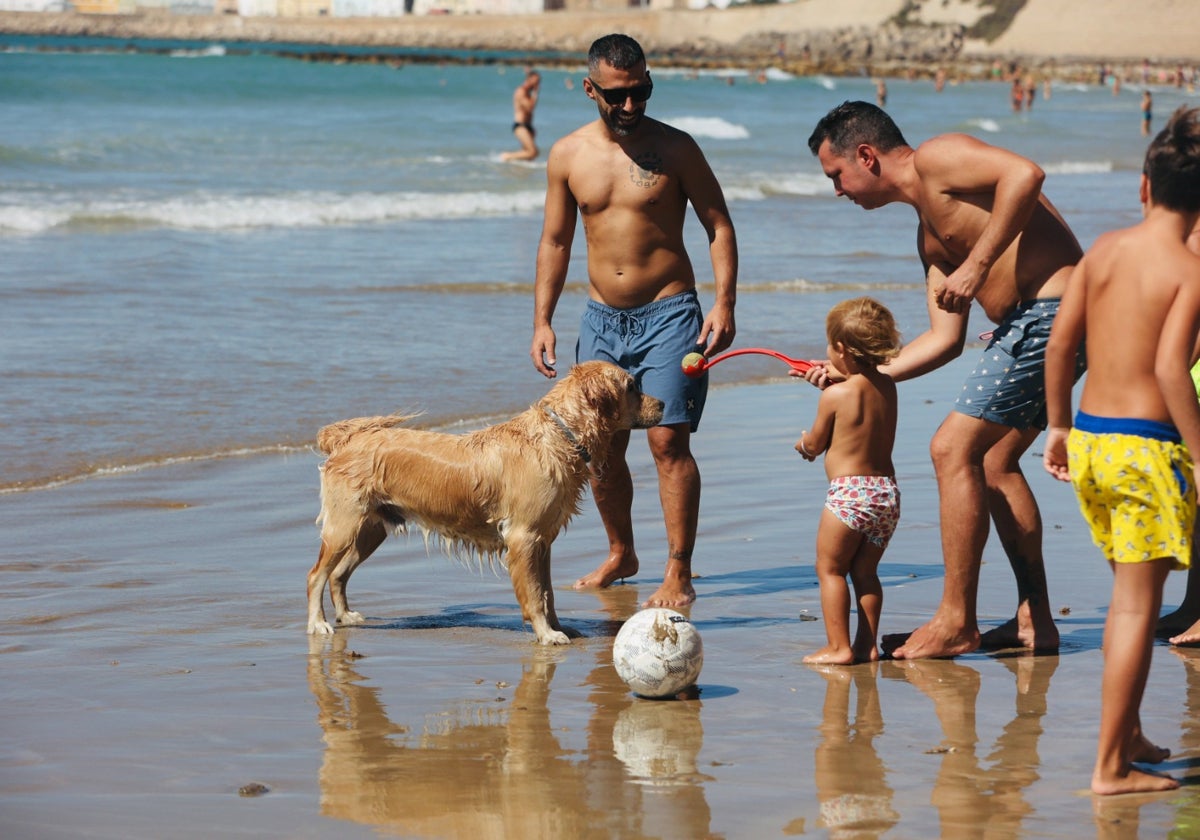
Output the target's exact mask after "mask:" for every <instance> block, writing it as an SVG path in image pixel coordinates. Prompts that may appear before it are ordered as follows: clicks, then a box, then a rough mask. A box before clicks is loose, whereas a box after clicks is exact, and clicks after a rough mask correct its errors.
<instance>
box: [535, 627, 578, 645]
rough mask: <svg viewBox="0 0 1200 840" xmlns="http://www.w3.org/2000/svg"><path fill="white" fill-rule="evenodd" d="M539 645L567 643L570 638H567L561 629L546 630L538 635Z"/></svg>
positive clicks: (569, 642) (569, 641)
mask: <svg viewBox="0 0 1200 840" xmlns="http://www.w3.org/2000/svg"><path fill="white" fill-rule="evenodd" d="M538 644H539V645H569V644H571V640H570V639H568V638H567V634H566V633H563V632H562V631H561V630H548V631H546V632H545V633H544V634H542V635H540V636H538Z"/></svg>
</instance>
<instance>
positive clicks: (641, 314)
mask: <svg viewBox="0 0 1200 840" xmlns="http://www.w3.org/2000/svg"><path fill="white" fill-rule="evenodd" d="M703 326H704V313H703V312H702V311H701V309H700V300H699V298H698V297H697V296H696V292H695V291H694V290H689V291H686V292H680V293H679V294H677V295H672V296H671V297H668V298H663V299H662V300H656V301H652V302H650V303H647V304H646V305H644V306H636V307H634V308H632V309H614V308H613V307H611V306H605V305H604V304H602V303H597V302H596V301H594V300H589V301H588V303H587V307H586V308H585V309H584V311H583V317H582V319H580V324H579V341H578V343H577V344H576V345H575V361H576V362H588V361H592V360H594V359H600V360H602V361H606V362H612V363H613V364H615V365H617V366H618V367H620V368H623V369H625V370H627V371H629V372H630V373H631V374H633V377H634V379H635V380H636V381H637V384H638V387H639V388H641V389H642V392H643V393H646V394H649V395H650V396H652V397H657V398H658V399H660V400H662V401H663V403H664V404H665V405H664V407H663V417H662V421H661V422H660V423H659V425H661V426H671V425H674V424H676V423H690V424H691V428H692V431H693V432H694V431H696V429H697V428H698V427H699V426H700V415H701V414H702V413H703V412H704V400H705V397H707V396H708V374H707V373H705V374H704V375H702V376H700V377H698V378H696V379H689V378H688V377H686V376H684V375H683V357H684V356H686V355H687V354H688V353H693V352H696V351H697V350H699V349H700V348H699V347H697V341H698V340H699V338H700V330H701V328H702V327H703Z"/></svg>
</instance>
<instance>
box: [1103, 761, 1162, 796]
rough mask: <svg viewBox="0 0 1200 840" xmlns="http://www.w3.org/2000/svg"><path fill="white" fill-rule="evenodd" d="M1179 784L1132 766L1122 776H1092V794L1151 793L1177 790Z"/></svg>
mask: <svg viewBox="0 0 1200 840" xmlns="http://www.w3.org/2000/svg"><path fill="white" fill-rule="evenodd" d="M1178 787H1179V782H1177V781H1175V780H1174V779H1172V778H1171V777H1170V776H1163V775H1160V774H1158V773H1152V772H1149V771H1145V770H1137V769H1135V768H1134V767H1133V766H1130V767H1128V768H1127V769H1126V771H1125V772H1124V773H1122V774H1118V775H1115V776H1112V777H1105V776H1102V775H1100V774H1099V773H1093V774H1092V793H1096V794H1099V795H1100V796H1112V795H1114V794H1118V793H1146V792H1150V791H1161V790H1175V789H1176V788H1178Z"/></svg>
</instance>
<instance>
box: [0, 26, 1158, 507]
mask: <svg viewBox="0 0 1200 840" xmlns="http://www.w3.org/2000/svg"><path fill="white" fill-rule="evenodd" d="M53 43H57V42H47V41H38V40H37V39H30V38H25V37H20V36H11V35H0V50H3V51H0V124H3V125H4V126H5V134H4V138H3V140H2V142H0V303H2V304H3V305H2V307H0V373H2V374H3V375H2V377H0V381H2V382H3V383H4V384H3V386H0V387H3V389H4V391H3V405H4V411H3V416H2V417H0V424H2V428H3V429H4V431H5V432H6V434H5V435H4V440H3V441H0V463H3V465H4V467H3V475H0V489H8V490H12V489H20V488H27V487H34V486H44V485H46V484H48V483H53V482H55V481H59V480H63V479H71V478H78V477H83V476H87V475H94V474H97V473H103V472H106V471H113V470H125V469H131V468H139V467H141V466H143V465H147V464H156V463H162V462H165V461H170V460H172V459H181V458H182V459H194V458H200V459H204V458H208V457H212V456H213V455H215V454H221V453H238V452H247V451H259V450H267V451H269V450H273V449H278V448H290V447H295V446H302V445H306V444H307V443H308V442H309V441H311V439H312V437H313V435H314V433H315V431H316V429H317V428H319V427H320V426H321V425H324V424H325V423H326V422H329V421H331V420H337V419H341V418H343V417H348V416H355V415H361V414H378V413H386V412H390V411H394V410H397V409H406V408H407V409H411V408H419V409H422V410H425V411H426V412H427V413H428V416H427V420H428V421H429V422H431V423H437V422H453V421H455V420H458V419H461V418H472V417H480V416H490V415H494V414H497V413H499V414H507V413H510V412H513V411H516V410H519V409H521V408H523V407H524V406H525V405H528V404H529V402H530V401H532V400H533V399H534V398H536V396H538V395H539V394H540V393H541V392H542V390H544V386H545V383H544V382H543V381H542V379H541V377H540V376H539V375H538V374H537V373H536V372H535V371H534V370H533V369H532V366H531V365H530V363H529V359H528V346H529V338H530V322H531V314H530V313H531V308H532V292H531V285H532V277H533V264H534V257H535V250H536V245H537V238H538V235H539V231H540V227H541V202H542V195H543V192H544V186H545V170H544V155H543V158H542V160H541V161H538V162H534V163H533V164H531V165H511V164H503V163H501V162H499V160H498V155H499V153H500V152H502V151H504V150H506V149H508V148H510V147H512V146H513V140H512V137H511V134H510V133H509V123H510V116H511V115H510V94H511V89H512V87H513V86H514V85H515V84H516V83H517V81H518V79H517V76H518V71H517V70H516V69H515V68H508V67H504V66H457V65H442V66H438V65H409V66H405V67H403V68H399V69H394V68H389V67H385V66H377V65H365V64H351V65H335V64H321V63H308V62H300V61H295V60H291V59H287V58H282V57H278V56H273V55H267V54H248V55H246V54H233V53H232V52H230V53H228V54H226V52H225V51H224V50H222V49H211V50H197V49H181V50H179V51H177V52H175V53H164V54H138V53H124V52H122V53H119V54H114V53H103V52H83V53H77V52H70V53H67V52H57V53H56V52H54V51H53V50H50V51H42V50H40V49H39V48H40V47H47V46H48V45H50V44H53ZM193 46H194V45H193ZM654 73H655V79H656V82H657V87H656V90H655V94H654V98H653V99H652V100H651V102H650V104H649V113H650V114H651V115H652V116H656V117H658V118H660V119H663V120H665V121H667V122H670V123H673V124H675V125H678V126H680V127H683V128H685V129H686V130H688V131H690V132H692V133H693V135H694V136H695V137H696V139H697V140H698V142H700V144H701V146H702V147H703V148H704V151H705V153H706V155H707V156H708V157H709V159H710V162H711V164H712V166H713V169H714V171H715V172H716V173H717V176H718V177H719V179H720V180H721V183H722V185H723V187H724V189H725V192H726V195H727V197H728V199H729V203H730V209H731V212H732V214H733V219H734V222H735V225H736V226H737V230H738V238H739V243H740V251H741V265H742V270H741V277H740V283H739V286H740V298H739V306H738V313H737V317H738V326H739V335H738V344H739V345H740V346H743V347H747V346H766V347H773V348H777V349H779V350H781V351H783V352H785V353H788V354H789V355H793V356H804V355H811V354H816V353H820V352H821V350H822V348H823V347H824V338H823V322H824V313H825V312H826V311H827V309H828V308H829V306H830V305H831V304H832V303H834V302H836V301H837V300H839V299H842V298H844V297H846V296H848V295H852V294H861V293H864V292H866V293H871V294H875V295H876V296H878V297H879V298H880V299H881V300H883V301H884V303H886V304H887V305H888V306H890V307H892V308H893V309H894V310H895V312H896V315H897V317H898V319H899V320H900V325H901V328H902V330H903V331H904V332H905V334H906V335H908V336H910V337H911V336H913V335H915V334H917V333H918V332H919V331H920V330H921V329H922V328H923V326H924V318H925V315H924V310H923V298H922V296H921V295H920V294H916V293H915V292H917V290H919V289H920V288H921V283H922V275H921V269H920V266H919V263H918V261H917V259H916V256H915V250H914V248H913V244H912V237H913V229H914V219H913V216H912V213H911V212H910V211H909V210H908V209H907V208H899V207H889V208H884V209H880V210H878V211H875V212H873V213H871V214H869V215H867V214H864V213H863V211H861V210H860V209H859V208H857V207H854V206H853V205H851V204H850V203H849V202H846V201H843V200H841V199H837V198H835V197H834V195H833V192H832V190H831V188H830V186H829V183H828V181H827V180H826V179H825V178H824V176H823V175H822V174H821V172H820V169H819V168H818V166H817V164H816V161H815V160H814V159H813V157H812V156H811V155H810V154H809V153H808V150H807V147H806V145H805V140H806V138H807V135H808V133H809V131H810V130H811V128H812V126H813V124H815V122H816V120H817V119H818V118H819V117H820V116H821V115H822V114H823V113H824V112H825V111H826V110H828V108H829V107H831V106H832V105H835V104H837V103H838V102H841V101H842V100H844V99H846V98H861V97H867V98H870V97H871V96H873V87H872V86H871V83H870V80H868V79H832V78H824V77H821V78H792V77H789V76H787V75H786V74H782V73H773V74H771V80H770V81H769V82H768V83H767V84H763V85H759V84H755V83H753V82H752V81H751V80H750V78H749V77H748V76H746V75H745V74H740V73H726V74H717V73H706V74H702V75H699V76H697V77H695V78H693V77H691V75H690V74H685V73H680V72H674V71H672V70H671V69H670V68H666V67H654ZM581 75H582V73H581V70H576V71H568V70H564V69H560V68H553V69H552V68H546V70H545V84H544V85H543V94H542V100H541V104H540V105H539V107H538V111H537V127H538V132H539V134H538V137H539V141H540V142H541V143H542V145H543V147H544V148H548V147H549V144H550V143H552V142H553V140H554V139H555V138H557V137H559V136H562V135H563V134H565V133H567V132H568V131H570V130H572V129H573V128H575V127H577V126H578V125H580V124H582V123H584V122H586V121H588V120H589V119H591V118H593V117H594V116H595V111H594V110H593V106H592V104H591V103H590V102H589V101H588V100H587V99H586V98H585V97H584V94H583V93H582V91H581V88H580V84H579V82H580V79H581ZM568 80H570V81H571V82H572V83H573V85H574V86H573V88H572V89H568V88H567V86H566V82H567V81H568ZM729 80H732V81H734V82H735V84H732V85H730V84H727V82H728V81H729ZM890 87H891V95H890V99H889V108H890V110H891V111H892V113H893V114H894V115H895V116H896V118H897V120H898V121H899V122H900V124H901V127H902V128H903V129H904V130H905V131H906V133H907V135H908V138H909V139H910V140H911V141H912V142H914V143H915V142H919V141H920V140H922V139H924V138H925V137H928V136H929V135H931V134H933V133H938V132H942V131H967V132H970V133H973V134H976V135H977V136H980V137H982V138H984V139H986V140H988V141H991V142H995V143H998V144H1001V145H1005V146H1009V147H1011V148H1013V149H1015V150H1017V151H1020V152H1022V153H1024V154H1027V155H1029V156H1030V157H1032V158H1033V159H1034V160H1036V161H1038V162H1039V163H1041V164H1042V165H1043V166H1044V167H1045V168H1046V169H1047V172H1048V173H1049V174H1048V178H1047V185H1046V190H1047V193H1048V195H1050V196H1051V198H1052V199H1053V200H1054V201H1055V202H1056V204H1057V205H1058V206H1059V208H1060V210H1061V211H1062V212H1063V213H1064V215H1065V216H1066V218H1067V219H1068V221H1069V222H1070V223H1071V224H1072V225H1073V226H1074V228H1075V230H1076V233H1077V234H1078V236H1079V238H1080V240H1081V241H1082V242H1084V244H1088V243H1090V242H1091V241H1092V240H1093V239H1094V238H1095V236H1096V235H1097V234H1098V233H1099V232H1100V231H1102V230H1105V229H1107V228H1111V227H1115V226H1117V225H1120V224H1124V223H1126V222H1128V221H1130V220H1132V219H1134V218H1136V217H1137V214H1138V205H1137V173H1138V171H1139V169H1140V159H1141V155H1142V152H1143V149H1144V146H1145V141H1144V140H1143V138H1141V136H1140V135H1139V134H1138V122H1139V114H1138V97H1137V94H1136V92H1133V91H1132V90H1131V91H1127V92H1125V93H1123V94H1122V95H1121V96H1120V97H1114V96H1112V95H1111V93H1110V92H1108V91H1106V90H1102V89H1099V88H1094V87H1088V86H1085V85H1072V86H1063V87H1061V88H1058V89H1056V90H1055V91H1054V94H1053V96H1052V98H1051V99H1050V100H1049V101H1045V100H1041V99H1039V100H1038V101H1037V103H1036V104H1035V107H1034V109H1033V111H1031V112H1029V113H1023V114H1020V115H1014V114H1012V113H1011V112H1010V111H1008V104H1007V90H1006V88H1005V86H1004V85H993V84H986V83H972V84H964V85H960V86H957V87H953V86H952V87H949V88H947V89H946V91H945V92H944V93H942V94H940V95H939V94H936V93H935V92H934V91H933V88H932V86H931V85H930V84H929V83H927V82H905V81H901V80H895V81H894V82H893V83H892V84H891V85H890ZM1179 97H1180V94H1179V93H1177V92H1176V91H1175V90H1174V89H1173V88H1164V89H1161V90H1158V91H1157V100H1158V102H1157V105H1156V107H1157V109H1158V113H1160V114H1162V115H1165V114H1167V113H1169V111H1170V109H1171V108H1172V107H1173V105H1174V104H1175V103H1176V102H1177V101H1178V100H1179ZM687 231H688V242H689V250H690V252H691V254H692V257H693V261H694V262H695V263H696V269H697V274H698V276H699V277H700V278H701V295H702V300H703V301H704V302H705V303H706V304H707V303H708V302H711V294H712V287H711V280H710V278H711V270H710V267H709V264H708V261H707V256H706V243H705V241H704V238H703V233H702V231H701V229H700V227H699V225H698V224H696V223H695V221H694V220H691V219H689V222H688V228H687ZM579 239H580V240H582V237H579ZM584 287H585V265H584V260H583V253H582V242H580V247H578V248H576V253H575V255H574V259H573V260H572V263H571V268H570V272H569V286H568V291H567V293H566V294H565V295H564V298H563V300H562V302H561V304H560V307H559V316H558V318H557V324H556V326H557V328H558V332H559V340H560V348H562V349H564V350H565V351H566V353H565V355H566V357H567V358H569V357H570V348H571V347H572V346H573V344H574V339H575V334H576V328H577V327H576V325H577V319H578V313H579V311H580V309H581V308H582V304H583V293H584ZM980 328H981V329H982V328H983V327H982V325H981V327H980ZM778 373H779V371H778V366H777V365H776V364H774V363H771V362H768V361H765V360H752V359H745V358H743V359H741V360H739V361H738V362H737V363H736V364H727V365H723V366H721V367H720V368H716V369H714V371H713V376H714V378H715V380H716V381H717V382H733V381H747V380H754V379H760V378H762V377H764V376H766V375H769V374H778Z"/></svg>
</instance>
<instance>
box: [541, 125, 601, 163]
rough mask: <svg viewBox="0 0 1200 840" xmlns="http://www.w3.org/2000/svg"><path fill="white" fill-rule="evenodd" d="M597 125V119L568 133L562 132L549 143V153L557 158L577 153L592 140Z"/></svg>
mask: <svg viewBox="0 0 1200 840" xmlns="http://www.w3.org/2000/svg"><path fill="white" fill-rule="evenodd" d="M598 125H599V120H593V121H592V122H590V123H587V124H586V125H581V126H580V127H579V128H577V129H575V130H574V131H572V132H571V133H570V134H564V135H563V136H562V137H560V138H558V139H557V140H555V141H554V143H553V144H551V146H550V154H551V155H555V156H557V157H559V158H569V157H572V156H573V155H575V154H577V153H578V152H579V151H580V150H581V149H584V148H586V147H587V146H588V145H589V144H591V143H592V142H594V138H595V136H596V128H597V126H598Z"/></svg>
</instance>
